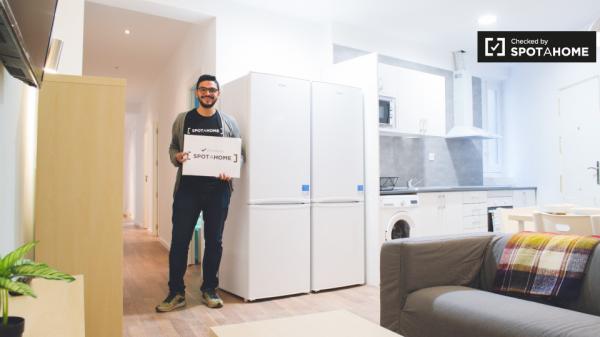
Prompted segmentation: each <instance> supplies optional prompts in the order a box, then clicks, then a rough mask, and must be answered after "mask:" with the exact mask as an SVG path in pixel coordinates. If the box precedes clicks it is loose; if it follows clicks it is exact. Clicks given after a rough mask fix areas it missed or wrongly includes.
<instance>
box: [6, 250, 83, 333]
mask: <svg viewBox="0 0 600 337" xmlns="http://www.w3.org/2000/svg"><path fill="white" fill-rule="evenodd" d="M36 244H37V241H36V242H30V243H27V244H25V245H23V246H21V247H19V248H17V249H16V250H14V251H12V252H10V253H8V254H7V255H6V256H4V257H1V259H0V308H2V322H0V336H2V337H5V336H6V337H21V336H22V335H23V331H24V330H25V319H24V318H22V317H9V316H8V299H9V296H11V295H10V294H9V292H10V293H14V294H20V295H27V296H31V297H34V298H35V297H36V295H35V293H34V292H33V289H31V287H30V286H29V285H27V282H26V280H27V279H31V278H36V277H40V278H44V279H47V280H64V281H68V282H72V281H74V280H75V278H74V277H73V276H71V275H68V274H65V273H61V272H59V271H57V270H54V269H52V268H50V267H48V266H47V265H46V264H43V263H36V262H33V261H31V260H27V259H24V258H23V257H24V256H25V254H27V253H28V252H29V251H30V250H31V249H32V248H33V247H35V245H36Z"/></svg>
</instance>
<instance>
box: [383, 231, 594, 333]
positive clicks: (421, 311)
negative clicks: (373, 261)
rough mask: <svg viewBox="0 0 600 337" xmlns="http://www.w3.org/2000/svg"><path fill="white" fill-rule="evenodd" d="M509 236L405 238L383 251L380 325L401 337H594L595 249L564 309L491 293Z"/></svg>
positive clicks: (386, 246)
mask: <svg viewBox="0 0 600 337" xmlns="http://www.w3.org/2000/svg"><path fill="white" fill-rule="evenodd" d="M508 238H509V237H508V236H496V235H493V234H478V235H465V236H454V237H431V238H410V239H400V240H393V241H389V242H386V243H385V244H384V245H383V246H382V249H381V290H380V291H381V325H382V326H383V327H385V328H388V329H390V330H392V331H395V332H397V333H399V334H401V335H403V336H405V337H470V336H472V337H520V336H522V337H538V336H539V337H542V336H543V337H555V336H556V337H558V336H560V337H566V336H569V337H598V336H600V245H599V246H597V247H596V249H595V251H594V255H593V256H592V258H591V259H590V260H589V262H588V266H587V268H588V270H587V272H586V275H585V278H584V280H583V286H582V290H581V293H580V296H579V298H578V299H575V300H573V301H572V302H569V303H565V304H563V305H562V307H558V306H553V305H548V304H542V303H538V302H533V301H528V300H522V299H517V298H514V297H508V296H503V295H499V294H496V293H493V292H491V289H492V287H493V282H494V277H495V274H496V265H497V263H498V261H499V260H500V257H501V255H502V251H503V249H504V246H505V245H506V242H507V241H508Z"/></svg>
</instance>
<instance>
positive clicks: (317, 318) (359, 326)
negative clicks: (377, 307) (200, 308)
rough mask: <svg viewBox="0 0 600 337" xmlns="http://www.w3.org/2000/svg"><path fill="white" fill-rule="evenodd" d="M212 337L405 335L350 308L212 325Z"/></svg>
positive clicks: (376, 336)
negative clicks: (348, 309)
mask: <svg viewBox="0 0 600 337" xmlns="http://www.w3.org/2000/svg"><path fill="white" fill-rule="evenodd" d="M211 335H212V336H213V337H307V336H310V337H402V336H400V335H398V334H397V333H394V332H392V331H390V330H387V329H385V328H382V327H380V326H379V325H377V324H375V323H373V322H371V321H368V320H366V319H364V318H362V317H359V316H356V315H354V314H352V313H350V312H348V311H345V310H339V311H328V312H321V313H317V314H310V315H302V316H292V317H286V318H278V319H270V320H265V321H255V322H248V323H240V324H231V325H222V326H216V327H212V328H211Z"/></svg>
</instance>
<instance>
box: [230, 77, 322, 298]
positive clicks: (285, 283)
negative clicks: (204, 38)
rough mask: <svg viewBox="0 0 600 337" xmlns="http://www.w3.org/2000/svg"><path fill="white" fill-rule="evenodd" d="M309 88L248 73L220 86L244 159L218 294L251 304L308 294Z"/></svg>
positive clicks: (236, 183) (306, 83)
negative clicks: (239, 137)
mask: <svg viewBox="0 0 600 337" xmlns="http://www.w3.org/2000/svg"><path fill="white" fill-rule="evenodd" d="M310 90H311V89H310V82H309V81H305V80H299V79H295V78H289V77H281V76H274V75H268V74H260V73H250V74H249V75H247V76H244V77H242V78H240V79H237V80H235V81H232V82H230V83H228V84H226V85H224V86H223V88H222V94H221V95H222V96H221V110H222V111H223V112H225V113H228V114H230V115H232V116H234V117H235V118H236V120H237V121H238V124H239V126H240V130H241V134H242V139H243V146H244V148H245V152H246V161H245V163H244V165H243V167H242V174H241V177H240V179H236V180H234V192H233V195H232V200H231V204H230V207H229V217H228V219H227V221H226V224H225V230H224V234H223V258H222V261H221V268H220V274H219V278H220V288H222V289H223V290H225V291H228V292H231V293H233V294H236V295H238V296H240V297H242V298H244V299H246V300H255V299H260V298H268V297H276V296H283V295H290V294H296V293H307V292H309V291H310V94H311V92H310Z"/></svg>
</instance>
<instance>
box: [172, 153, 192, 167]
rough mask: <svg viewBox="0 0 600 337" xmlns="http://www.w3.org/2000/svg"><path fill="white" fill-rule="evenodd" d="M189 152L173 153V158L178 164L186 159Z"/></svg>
mask: <svg viewBox="0 0 600 337" xmlns="http://www.w3.org/2000/svg"><path fill="white" fill-rule="evenodd" d="M188 155H189V152H178V153H177V154H175V159H176V160H177V162H178V163H179V164H183V162H184V161H186V160H188Z"/></svg>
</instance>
